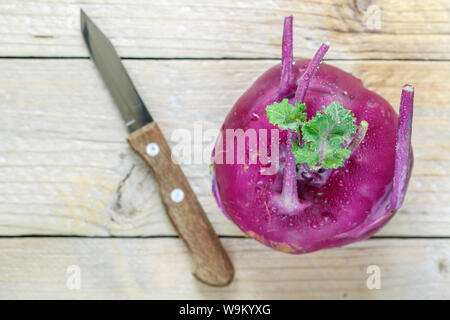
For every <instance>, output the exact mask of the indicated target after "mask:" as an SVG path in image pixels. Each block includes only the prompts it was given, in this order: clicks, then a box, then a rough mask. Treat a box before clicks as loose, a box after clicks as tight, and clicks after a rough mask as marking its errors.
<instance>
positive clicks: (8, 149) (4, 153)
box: [0, 59, 450, 236]
mask: <svg viewBox="0 0 450 320" xmlns="http://www.w3.org/2000/svg"><path fill="white" fill-rule="evenodd" d="M273 63H274V62H273V61H230V60H226V61H148V60H138V61H136V60H126V61H125V65H126V67H127V69H128V70H129V72H130V75H131V77H132V78H133V80H134V81H135V83H136V86H137V88H138V91H139V92H140V93H141V95H142V98H143V100H144V101H145V102H146V103H147V105H148V107H149V109H150V111H151V113H152V114H153V115H154V117H155V119H158V121H159V123H160V127H161V128H162V131H163V132H164V134H165V135H166V137H167V139H168V140H169V143H170V145H171V147H175V148H177V147H179V146H180V140H179V139H180V133H181V134H182V135H183V136H185V137H186V136H192V135H193V131H194V127H195V126H197V125H198V126H200V125H201V126H203V127H202V129H203V130H201V131H200V132H201V133H203V134H204V136H205V140H204V143H203V146H202V148H201V151H203V150H207V146H208V145H209V144H210V143H211V142H212V141H214V138H213V136H215V135H216V134H217V132H218V128H219V127H220V125H221V122H222V121H223V119H224V118H225V115H226V114H227V112H228V111H229V109H230V108H231V106H232V104H233V103H234V101H236V99H237V98H238V97H239V96H240V95H241V94H242V93H243V91H244V90H245V89H246V88H247V87H248V86H249V85H250V84H251V83H252V81H253V80H254V79H255V78H256V77H257V76H258V75H259V74H260V73H261V72H263V71H264V70H265V69H266V68H267V67H269V66H270V65H272V64H273ZM332 64H333V65H336V66H339V67H341V68H343V69H344V70H347V71H349V72H352V73H354V74H356V75H357V76H359V77H361V78H362V79H363V81H364V83H365V84H366V85H367V86H368V87H369V88H371V89H373V90H375V91H377V92H378V93H379V94H381V95H382V96H384V97H386V99H387V100H388V101H390V102H391V104H392V105H393V106H394V107H395V108H397V106H398V104H399V100H400V90H401V86H402V85H403V84H404V83H405V82H411V83H412V84H414V85H415V86H416V107H415V114H414V131H413V146H414V152H415V159H416V162H415V168H414V176H413V178H412V180H411V184H410V188H409V191H408V195H407V198H406V202H405V204H404V206H403V208H402V209H401V210H400V211H399V213H398V214H397V216H396V217H395V218H394V219H393V221H392V222H390V223H389V224H388V226H387V227H386V228H384V229H383V230H382V231H381V232H380V233H378V235H383V236H450V179H449V176H450V147H449V143H448V141H449V138H450V107H449V105H448V101H450V90H449V89H450V84H449V82H448V81H447V79H448V74H449V70H450V66H449V64H448V63H446V62H420V61H400V62H399V61H393V62H385V61H371V62H364V61H359V62H336V61H335V62H332ZM0 70H2V72H1V74H0V234H1V235H21V234H41V235H42V234H53V235H87V236H94V235H96V236H109V235H128V236H146V235H174V234H175V232H174V230H173V229H172V227H171V225H170V223H169V221H168V219H167V217H166V215H165V213H164V210H163V206H162V204H161V201H160V198H159V195H158V193H157V192H156V187H155V184H154V181H153V179H152V177H151V175H150V173H149V172H148V169H147V168H146V166H145V165H144V164H143V162H142V161H141V160H140V159H139V158H138V157H137V156H135V154H134V153H133V152H132V151H131V150H130V149H129V147H128V145H127V143H126V142H125V137H126V135H127V132H126V130H125V127H124V125H123V124H122V121H121V117H120V116H119V114H118V111H117V110H116V107H115V106H114V103H113V102H112V100H111V98H110V96H109V94H108V92H107V90H106V88H105V86H104V85H103V82H102V81H101V79H100V76H99V75H98V72H97V70H96V69H95V67H94V65H93V63H92V62H91V61H89V60H39V61H34V60H9V59H4V60H0ZM174 90H176V91H174ZM180 129H182V131H181V132H180ZM183 130H184V131H183ZM187 142H189V141H187ZM191 147H192V149H193V151H194V156H193V157H192V158H191V160H192V163H191V164H188V163H182V168H183V170H184V172H185V173H186V175H187V177H188V179H189V181H190V183H191V185H192V187H193V189H194V191H195V192H196V193H197V195H198V196H199V200H200V202H201V204H202V206H203V207H204V209H205V211H206V212H207V213H208V215H209V218H210V220H211V221H212V223H213V225H214V227H215V229H216V231H217V232H218V233H219V234H222V235H242V233H241V232H240V231H239V230H238V228H237V227H235V226H234V225H233V224H232V223H231V222H229V221H228V220H227V219H226V218H225V217H224V216H223V215H222V214H221V212H220V210H219V208H218V207H217V205H216V203H215V201H214V199H213V197H212V195H211V192H210V186H211V184H210V179H211V177H210V175H209V165H208V163H206V162H202V163H200V164H197V163H195V162H194V161H193V160H195V157H198V156H200V152H198V151H196V150H194V147H193V146H192V145H191ZM204 153H205V155H206V158H207V160H209V154H210V153H209V151H205V152H204Z"/></svg>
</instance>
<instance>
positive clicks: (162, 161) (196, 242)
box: [80, 9, 234, 285]
mask: <svg viewBox="0 0 450 320" xmlns="http://www.w3.org/2000/svg"><path fill="white" fill-rule="evenodd" d="M80 26H81V32H82V34H83V38H84V41H85V43H86V45H87V48H88V50H89V53H90V56H91V58H92V60H93V61H94V63H95V65H96V66H97V69H98V70H99V72H100V74H101V76H102V78H103V80H104V82H105V83H106V86H107V87H108V89H109V91H110V93H111V95H112V97H113V99H114V101H115V103H116V104H117V106H118V108H119V110H120V113H121V115H122V117H123V119H124V121H125V125H126V126H127V128H128V130H129V131H130V135H129V136H128V138H127V141H128V143H129V145H130V147H131V148H132V149H133V150H134V151H135V152H136V153H137V154H138V155H139V156H140V157H141V158H142V159H143V160H144V162H145V163H146V164H147V165H148V167H149V169H150V171H151V172H152V174H153V177H154V178H155V180H156V181H157V183H158V186H159V192H160V195H161V199H162V202H163V204H164V207H165V209H166V212H167V215H168V216H169V219H170V220H171V222H172V224H173V225H174V227H175V229H176V231H177V232H178V234H179V236H180V237H181V238H182V239H183V240H184V242H185V244H186V246H187V248H188V251H189V252H190V253H191V256H192V262H193V264H192V273H193V274H194V276H195V277H197V278H198V279H199V280H201V281H203V282H205V283H207V284H210V285H226V284H228V283H230V282H231V280H232V279H233V275H234V270H233V265H232V264H231V261H230V259H229V257H228V255H227V253H226V251H225V249H224V248H223V246H222V244H221V242H220V239H219V238H218V236H217V234H216V233H215V231H214V229H213V227H212V225H211V223H210V222H209V220H208V218H207V216H206V214H205V212H204V210H203V208H202V207H201V205H200V203H199V201H198V199H197V197H196V196H195V194H194V192H193V190H192V188H191V186H190V185H189V182H188V180H187V179H186V176H185V175H184V173H183V171H182V170H181V168H180V166H179V165H178V164H176V163H175V162H174V161H172V153H171V150H170V147H169V146H168V144H167V141H166V139H165V138H164V136H163V134H162V132H161V130H160V129H159V126H158V125H157V123H156V121H154V119H153V118H152V116H151V115H150V113H149V112H148V110H147V108H146V107H145V105H144V102H143V101H142V99H141V98H140V96H139V94H138V92H137V90H136V88H135V86H134V85H133V82H132V81H131V78H130V77H129V75H128V73H127V71H126V69H125V67H124V66H123V64H122V61H121V59H120V57H119V55H118V54H117V52H116V50H115V49H114V47H113V45H112V44H111V42H110V41H109V40H108V38H107V37H106V36H105V35H104V34H103V33H102V31H101V30H100V29H99V28H98V27H97V26H96V25H95V23H94V22H93V21H92V20H91V19H90V18H89V17H88V16H87V15H86V13H85V12H84V11H83V10H82V9H81V10H80Z"/></svg>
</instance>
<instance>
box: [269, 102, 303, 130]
mask: <svg viewBox="0 0 450 320" xmlns="http://www.w3.org/2000/svg"><path fill="white" fill-rule="evenodd" d="M305 109H306V106H305V105H304V104H303V103H300V102H297V103H296V104H295V106H293V105H291V104H289V101H288V99H283V100H282V101H281V102H280V103H278V102H274V103H273V104H271V105H270V106H267V107H266V112H267V118H269V122H270V123H271V124H273V125H278V128H280V129H281V130H287V129H291V130H295V131H297V132H298V130H299V127H301V126H302V125H303V123H304V122H305V121H306V113H304V112H303V111H305Z"/></svg>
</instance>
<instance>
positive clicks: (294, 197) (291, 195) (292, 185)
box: [280, 130, 298, 206]
mask: <svg viewBox="0 0 450 320" xmlns="http://www.w3.org/2000/svg"><path fill="white" fill-rule="evenodd" d="M295 134H296V133H295V132H294V131H292V130H288V133H287V140H286V162H285V165H284V173H283V189H282V191H281V197H280V200H281V201H282V202H284V204H285V205H287V206H289V205H291V204H294V203H293V202H298V194H297V175H296V166H297V164H296V163H295V157H294V154H293V153H292V138H293V137H294V136H295Z"/></svg>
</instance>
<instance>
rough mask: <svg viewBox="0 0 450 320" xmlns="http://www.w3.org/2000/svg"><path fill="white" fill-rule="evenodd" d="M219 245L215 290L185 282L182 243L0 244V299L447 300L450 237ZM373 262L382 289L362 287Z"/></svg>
mask: <svg viewBox="0 0 450 320" xmlns="http://www.w3.org/2000/svg"><path fill="white" fill-rule="evenodd" d="M223 243H224V245H225V247H226V249H227V250H228V252H229V253H230V255H231V259H232V260H233V263H234V265H235V267H236V275H235V279H234V281H233V282H232V283H231V285H230V286H228V287H225V288H214V287H210V286H207V285H204V284H202V283H200V282H199V281H197V280H195V278H194V277H192V276H191V275H190V273H189V266H190V261H189V256H188V254H187V252H186V249H185V247H184V245H183V244H182V243H181V241H180V240H179V239H79V238H61V239H55V238H25V239H1V240H0V261H1V264H0V271H1V272H0V299H36V298H38V299H55V298H56V299H125V298H127V299H131V298H134V299H186V298H189V299H449V298H450V240H403V241H398V240H381V239H377V240H368V241H364V242H362V243H358V244H354V245H351V246H347V247H344V248H338V249H332V250H325V251H321V252H316V253H312V254H308V255H303V256H302V255H300V256H298V255H289V254H284V253H280V252H276V251H274V250H271V249H269V248H266V247H264V246H262V245H260V244H259V243H257V242H256V241H254V240H250V239H246V240H244V239H224V240H223ZM262 262H263V263H262ZM372 265H375V266H378V267H379V270H380V284H381V288H380V289H373V290H369V289H368V288H367V284H366V283H367V279H368V277H369V276H370V274H368V273H367V268H368V267H369V266H372ZM69 266H78V267H79V268H80V269H79V270H80V289H79V290H69V289H68V287H67V281H68V277H69V276H70V275H74V273H72V272H73V271H72V272H71V273H69V274H68V273H67V269H68V268H69ZM72 288H73V287H72Z"/></svg>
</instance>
